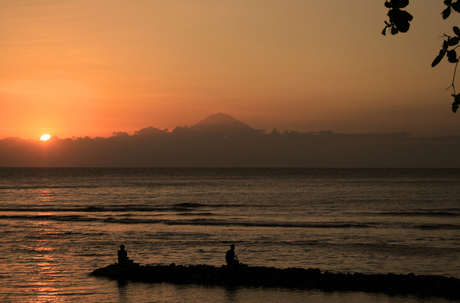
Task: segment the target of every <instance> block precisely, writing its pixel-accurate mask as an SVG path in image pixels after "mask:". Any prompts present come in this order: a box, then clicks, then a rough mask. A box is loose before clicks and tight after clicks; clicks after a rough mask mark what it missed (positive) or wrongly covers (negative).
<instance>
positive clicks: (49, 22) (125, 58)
mask: <svg viewBox="0 0 460 303" xmlns="http://www.w3.org/2000/svg"><path fill="white" fill-rule="evenodd" d="M411 2H412V3H411V4H410V5H409V7H408V8H407V10H408V11H409V12H410V13H411V14H412V15H413V16H414V20H413V21H412V23H411V24H412V25H411V29H410V31H409V32H408V33H407V34H399V35H397V36H391V35H389V36H386V37H385V36H382V35H381V31H382V29H383V27H384V21H385V20H387V17H386V13H387V9H386V8H385V7H384V0H372V1H370V0H348V1H343V0H330V1H313V0H283V1H281V0H279V1H274V0H231V1H228V0H208V1H203V0H132V1H126V0H123V1H121V0H65V1H64V0H14V1H13V0H1V1H0V139H1V138H5V137H12V136H15V137H16V136H18V137H20V138H25V139H28V138H33V139H38V138H39V137H40V136H41V135H42V134H44V133H49V134H51V135H56V136H58V137H59V138H67V137H73V136H75V137H78V136H90V137H95V136H102V137H107V136H110V135H111V134H112V132H114V131H124V132H128V133H130V134H132V133H133V132H134V131H136V130H139V129H141V128H143V127H147V126H154V127H158V128H161V129H164V128H168V129H170V130H172V129H173V128H174V127H176V126H191V125H193V124H194V123H196V122H198V121H200V120H202V119H204V118H206V117H207V116H209V115H211V114H215V113H218V112H223V113H226V114H229V115H231V116H233V117H235V118H237V119H238V120H240V121H242V122H244V123H246V124H248V125H250V126H251V127H253V128H256V129H266V130H271V129H273V128H277V129H278V130H280V131H283V130H286V129H288V130H296V131H300V132H310V131H319V130H332V131H335V132H342V133H369V132H399V131H406V132H412V133H414V134H416V135H460V127H459V126H460V114H453V113H452V111H451V103H452V102H453V99H452V97H451V96H450V94H451V91H446V90H445V89H446V88H447V87H448V86H449V85H450V83H451V81H452V73H453V65H452V64H448V63H447V62H446V61H444V62H442V63H441V64H440V65H439V66H437V67H436V68H431V66H430V64H431V62H432V60H433V59H434V57H436V55H437V54H438V52H439V49H440V46H441V44H442V39H440V37H439V36H440V35H441V34H443V33H451V32H452V26H453V25H454V24H455V23H456V22H457V23H458V20H459V19H458V15H455V14H454V15H452V16H451V17H450V18H449V19H448V20H446V21H444V20H442V18H441V15H440V13H441V11H442V10H443V9H444V5H443V1H442V0H430V1H411Z"/></svg>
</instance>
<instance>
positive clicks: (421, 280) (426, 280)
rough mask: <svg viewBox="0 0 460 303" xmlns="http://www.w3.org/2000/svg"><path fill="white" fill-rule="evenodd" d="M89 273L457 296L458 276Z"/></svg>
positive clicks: (150, 269) (143, 269) (163, 269)
mask: <svg viewBox="0 0 460 303" xmlns="http://www.w3.org/2000/svg"><path fill="white" fill-rule="evenodd" d="M91 274H92V275H93V276H98V277H107V278H110V279H115V280H124V281H134V282H136V281H137V282H152V283H158V282H167V283H174V284H201V285H215V286H250V287H284V288H296V289H318V290H324V291H362V292H375V293H377V292H378V293H386V294H389V295H415V296H422V297H430V296H436V297H444V298H448V299H452V300H460V279H457V278H452V277H451V278H448V277H444V276H435V275H414V274H412V273H411V274H407V275H401V274H391V273H389V274H362V273H353V274H350V273H330V272H327V271H326V272H321V270H319V269H312V268H309V269H303V268H286V269H279V268H274V267H251V266H238V267H233V268H229V267H227V266H222V267H215V266H210V265H190V266H182V265H177V266H176V265H175V264H171V265H169V266H162V265H157V266H152V265H145V266H144V265H138V264H133V265H128V266H120V265H118V264H113V265H109V266H107V267H103V268H99V269H96V270H94V271H93V272H92V273H91Z"/></svg>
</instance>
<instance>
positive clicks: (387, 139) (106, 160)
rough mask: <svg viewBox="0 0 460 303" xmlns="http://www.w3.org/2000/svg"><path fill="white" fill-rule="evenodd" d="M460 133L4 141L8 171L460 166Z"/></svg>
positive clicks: (164, 134) (144, 133)
mask: <svg viewBox="0 0 460 303" xmlns="http://www.w3.org/2000/svg"><path fill="white" fill-rule="evenodd" d="M458 150H460V136H451V137H413V136H411V135H410V134H408V133H387V134H385V133H384V134H340V133H334V132H331V131H322V132H312V133H299V132H296V131H286V132H284V133H279V132H278V131H276V130H273V131H271V132H270V133H269V134H263V133H260V132H254V133H251V134H250V135H249V134H247V133H246V134H233V135H225V134H209V133H202V132H198V131H194V130H192V129H191V128H189V127H176V128H175V129H174V130H173V131H168V130H166V129H164V130H161V129H158V128H154V127H147V128H143V129H141V130H139V131H136V132H135V133H134V134H133V135H129V134H127V133H125V132H114V133H113V136H111V137H108V138H100V137H96V138H90V137H84V138H82V137H78V138H67V139H59V138H57V137H53V138H51V139H50V140H49V141H46V142H39V141H37V140H24V139H20V138H6V139H3V140H0V166H1V167H460V159H459V158H458V155H457V151H458Z"/></svg>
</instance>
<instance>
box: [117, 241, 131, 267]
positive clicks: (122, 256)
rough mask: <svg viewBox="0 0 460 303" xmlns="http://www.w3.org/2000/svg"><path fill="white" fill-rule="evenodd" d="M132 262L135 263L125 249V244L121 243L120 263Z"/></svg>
mask: <svg viewBox="0 0 460 303" xmlns="http://www.w3.org/2000/svg"><path fill="white" fill-rule="evenodd" d="M131 263H133V261H132V260H130V259H129V258H128V252H127V251H126V250H125V246H124V245H120V250H119V251H118V264H120V265H125V264H131Z"/></svg>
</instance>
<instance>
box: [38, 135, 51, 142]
mask: <svg viewBox="0 0 460 303" xmlns="http://www.w3.org/2000/svg"><path fill="white" fill-rule="evenodd" d="M50 138H51V136H50V135H48V134H44V135H43V136H41V137H40V141H48V140H49V139H50Z"/></svg>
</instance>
